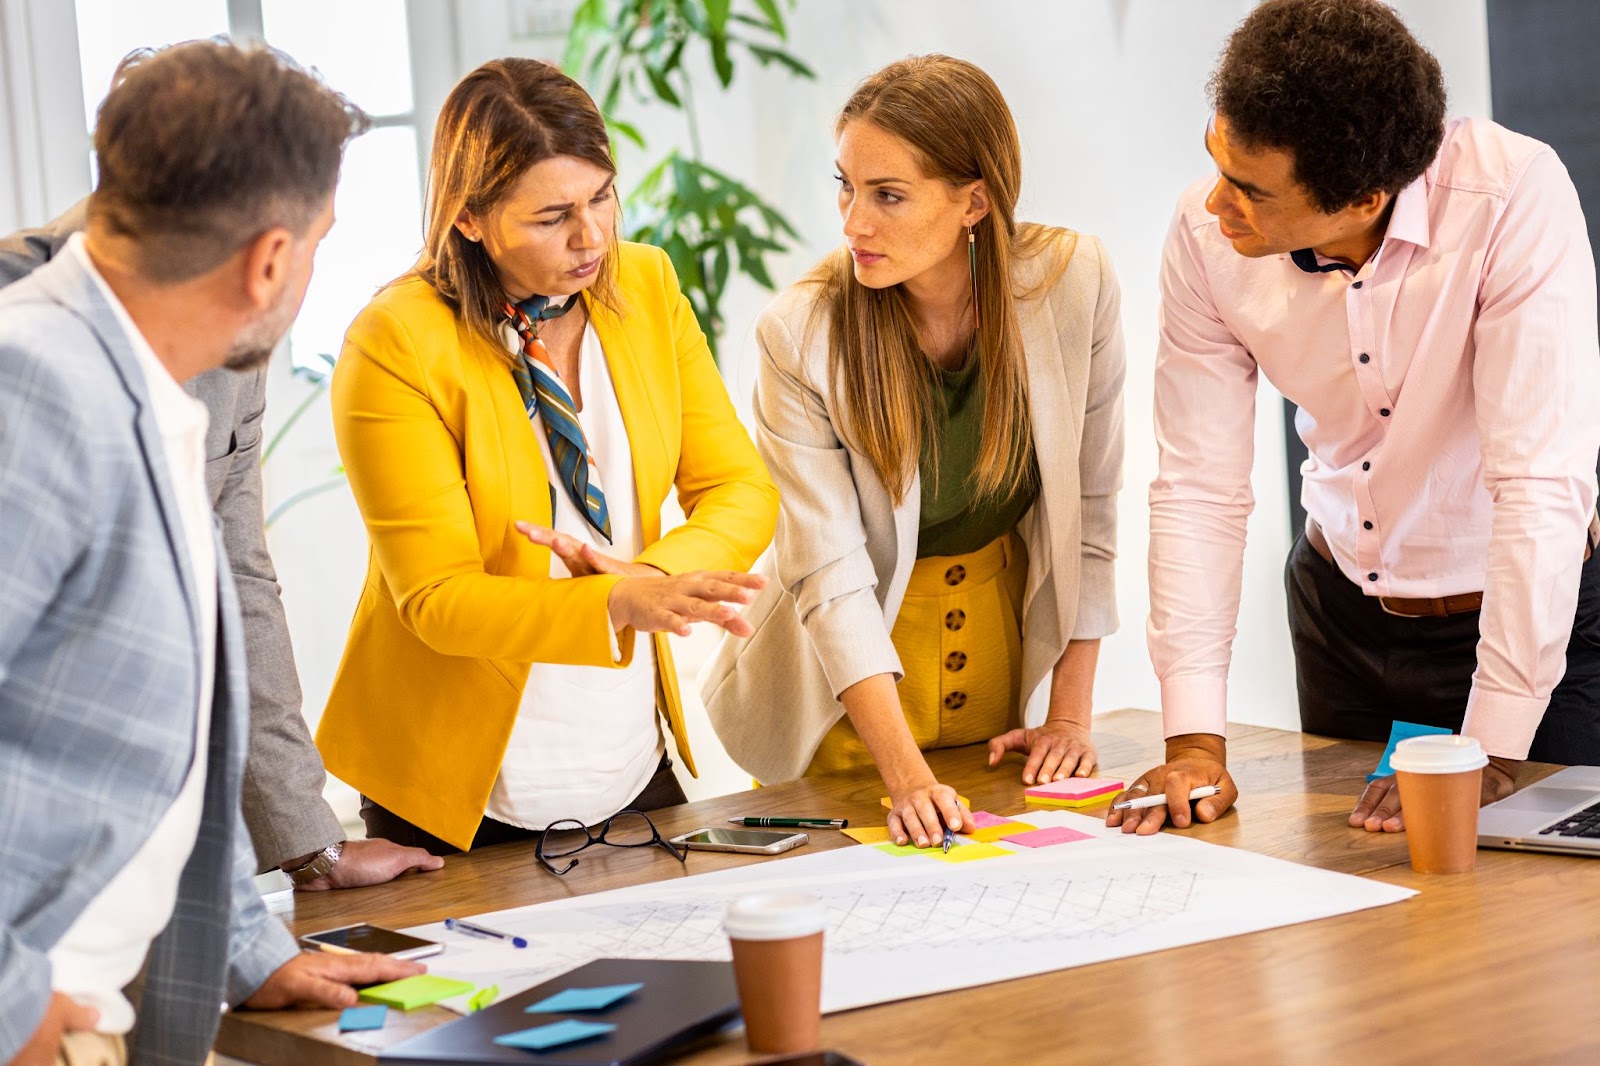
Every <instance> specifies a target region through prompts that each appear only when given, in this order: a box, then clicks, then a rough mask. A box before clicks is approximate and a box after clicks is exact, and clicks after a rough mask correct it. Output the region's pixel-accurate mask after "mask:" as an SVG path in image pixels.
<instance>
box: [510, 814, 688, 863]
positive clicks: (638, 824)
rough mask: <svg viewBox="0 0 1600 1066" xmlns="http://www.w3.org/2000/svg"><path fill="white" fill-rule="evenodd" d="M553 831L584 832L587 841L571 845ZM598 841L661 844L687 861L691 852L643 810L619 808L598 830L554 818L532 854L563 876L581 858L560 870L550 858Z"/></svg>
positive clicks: (616, 845) (629, 845)
mask: <svg viewBox="0 0 1600 1066" xmlns="http://www.w3.org/2000/svg"><path fill="white" fill-rule="evenodd" d="M551 833H582V834H583V836H584V841H583V843H581V844H578V843H572V844H571V846H568V845H567V844H566V843H563V842H561V841H552V840H551V839H550V834H551ZM595 844H605V845H608V846H610V847H613V848H648V847H650V846H651V845H653V844H660V845H661V846H662V847H663V848H666V849H667V854H668V855H671V856H672V857H673V858H674V859H677V860H678V861H679V862H685V861H686V860H687V857H688V854H689V850H688V849H687V848H685V849H683V850H682V851H679V850H678V849H677V848H675V847H673V846H672V845H671V844H670V843H669V842H668V841H667V839H666V837H663V836H662V835H661V831H660V830H659V829H657V828H656V824H655V823H654V822H652V821H651V820H650V818H649V816H647V815H646V814H645V813H644V812H643V811H635V810H626V811H618V812H617V813H616V814H613V815H612V816H611V817H610V818H607V819H606V820H605V821H604V822H601V823H600V828H599V831H598V832H592V831H590V829H589V827H588V826H586V825H584V824H583V823H582V822H580V821H578V820H577V819H576V818H563V819H561V820H560V821H559V822H551V823H550V824H549V825H547V826H545V827H544V832H542V833H540V834H539V843H538V846H537V847H535V848H534V851H533V854H534V857H535V858H537V859H538V860H539V865H541V866H543V867H544V868H545V869H546V870H549V871H550V872H551V873H553V874H555V875H556V876H557V877H560V876H562V875H563V874H565V873H566V872H567V871H568V870H570V869H572V868H573V867H574V866H576V865H578V860H577V859H573V860H572V861H571V862H569V863H567V864H566V865H565V866H563V867H561V869H559V870H558V869H556V868H555V865H554V864H553V863H551V861H550V860H551V859H565V858H566V857H567V856H569V855H576V854H577V853H578V852H580V851H582V850H583V849H584V848H587V847H592V846H593V845H595Z"/></svg>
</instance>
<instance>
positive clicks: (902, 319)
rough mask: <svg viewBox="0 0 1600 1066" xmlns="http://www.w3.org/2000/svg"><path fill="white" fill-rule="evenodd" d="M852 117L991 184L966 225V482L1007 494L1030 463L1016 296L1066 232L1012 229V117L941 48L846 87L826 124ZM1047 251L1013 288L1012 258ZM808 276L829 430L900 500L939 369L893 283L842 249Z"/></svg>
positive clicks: (947, 177) (925, 164)
mask: <svg viewBox="0 0 1600 1066" xmlns="http://www.w3.org/2000/svg"><path fill="white" fill-rule="evenodd" d="M858 120H859V121H863V122H870V123H872V124H873V125H875V126H878V127H879V128H881V129H883V130H885V131H886V132H888V133H891V134H893V135H894V136H896V137H898V138H900V139H901V140H902V141H904V142H905V143H906V144H907V145H908V146H909V147H910V148H911V150H912V151H913V152H914V153H915V154H916V156H917V159H918V162H919V164H920V165H921V167H922V170H923V173H925V174H927V175H929V176H930V177H934V178H939V179H941V180H943V181H947V182H949V183H950V184H951V185H953V186H958V187H959V186H963V185H967V184H970V183H972V182H974V181H978V180H980V179H981V180H982V181H983V182H984V184H985V186H986V187H987V189H988V194H989V204H990V210H989V213H988V214H987V215H985V216H984V217H983V218H982V219H981V220H980V221H979V222H978V224H977V225H976V226H974V227H973V231H974V233H975V234H976V237H977V245H976V254H977V292H978V296H977V300H978V306H977V307H976V308H974V311H975V312H976V314H977V316H978V322H979V328H978V332H977V336H976V337H975V338H974V339H975V341H976V348H977V351H976V358H977V359H978V362H979V370H978V374H979V377H980V378H981V380H982V382H983V388H984V392H985V396H986V401H985V406H984V413H983V427H982V438H981V441H980V443H979V447H978V458H977V464H976V466H975V467H974V468H973V470H972V472H971V476H970V484H971V485H972V487H973V489H974V491H976V493H977V494H978V495H979V496H980V497H991V498H993V497H1004V496H1005V495H1006V494H1007V493H1009V492H1010V491H1012V490H1013V489H1014V488H1015V486H1016V484H1017V482H1018V481H1020V480H1021V479H1022V478H1023V477H1024V476H1026V472H1027V471H1029V470H1030V469H1031V468H1032V466H1033V434H1032V425H1031V422H1030V419H1029V415H1028V380H1027V365H1026V358H1025V355H1024V353H1023V350H1022V333H1021V328H1020V327H1019V325H1018V323H1017V309H1016V301H1017V299H1018V298H1019V297H1020V298H1027V297H1029V296H1031V295H1033V294H1034V293H1037V292H1039V291H1043V290H1044V289H1045V288H1048V287H1049V286H1050V285H1052V284H1054V283H1055V281H1056V279H1057V278H1059V277H1060V276H1061V272H1062V271H1064V270H1065V269H1066V266H1067V262H1068V261H1069V260H1070V258H1071V254H1072V244H1073V242H1074V240H1075V238H1074V237H1073V235H1071V234H1069V233H1067V232H1066V231H1063V230H1057V229H1051V228H1048V227H1044V226H1037V225H1027V226H1018V224H1017V221H1016V206H1017V194H1018V190H1019V189H1020V187H1021V184H1022V150H1021V145H1020V144H1019V142H1018V139H1017V127H1016V123H1015V122H1014V121H1013V120H1012V117H1011V110H1010V108H1008V107H1007V106H1006V102H1005V98H1004V97H1003V96H1001V95H1000V89H999V87H998V86H996V85H995V83H994V81H993V79H991V78H990V77H989V75H987V74H985V73H984V72H983V71H982V70H981V69H979V68H978V67H976V66H974V65H973V64H971V63H969V62H967V61H965V60H962V59H954V58H951V57H950V56H945V55H926V56H914V57H912V58H909V59H903V60H900V61H899V62H896V63H891V64H889V65H888V66H887V67H884V68H883V69H882V70H880V71H878V72H877V73H876V74H873V75H872V76H870V77H868V78H867V79H866V80H865V81H863V82H862V83H861V84H860V85H859V86H857V88H856V91H855V92H854V93H853V94H852V95H851V97H850V99H849V101H848V102H847V103H846V104H845V105H844V109H843V110H842V111H840V112H839V117H838V120H837V121H836V122H835V125H834V130H835V133H836V134H837V133H838V132H840V131H842V130H843V129H844V127H845V125H846V124H847V123H849V122H854V121H858ZM1050 251H1053V252H1055V253H1056V259H1055V261H1054V262H1053V263H1052V264H1051V267H1050V269H1049V270H1048V271H1047V272H1046V273H1047V275H1048V276H1047V277H1046V278H1045V279H1044V280H1043V281H1042V282H1041V283H1040V284H1039V285H1037V286H1033V287H1031V288H1030V290H1029V291H1028V292H1025V293H1019V292H1017V291H1016V289H1015V284H1014V280H1013V277H1012V270H1013V267H1014V265H1015V264H1016V263H1017V262H1018V261H1019V260H1022V259H1028V258H1032V257H1033V256H1036V255H1039V254H1041V253H1045V252H1050ZM807 281H809V282H810V283H812V284H815V285H817V286H818V287H819V289H820V294H819V300H818V304H817V306H818V308H819V309H826V310H827V311H828V312H829V313H830V315H831V321H830V324H829V336H828V374H829V378H830V380H832V381H834V382H836V383H837V384H838V386H839V388H840V389H841V390H842V393H843V400H844V401H845V404H844V411H845V414H844V423H845V424H844V425H843V426H841V427H840V429H841V430H842V432H843V435H844V436H845V437H846V439H848V440H849V441H850V442H851V444H852V446H853V447H855V448H856V449H857V450H858V451H860V452H862V453H863V454H864V455H865V456H866V457H867V461H868V462H869V463H871V465H872V468H873V471H874V472H875V473H876V474H877V475H878V477H879V479H880V480H881V481H882V482H883V484H884V487H885V488H887V489H888V490H889V493H890V495H891V496H892V497H893V498H894V500H895V502H896V503H899V502H901V501H902V500H903V499H904V498H905V495H906V493H907V492H908V491H910V488H911V481H912V476H913V474H914V472H915V471H916V469H917V463H918V457H919V454H920V451H921V443H922V442H923V441H924V440H926V439H928V438H929V437H930V436H931V435H932V433H933V431H934V427H935V426H936V424H937V423H936V422H935V414H936V410H935V403H936V401H935V398H934V397H935V392H934V381H935V375H936V372H935V370H934V367H933V364H932V362H931V361H930V360H929V359H928V358H927V356H925V355H924V354H923V353H922V351H921V349H920V346H919V344H918V341H917V333H916V329H915V323H914V315H913V312H912V309H911V305H910V302H909V300H908V298H907V296H906V294H905V290H904V287H903V286H901V285H892V286H890V287H889V288H887V289H881V290H875V289H870V288H868V287H867V286H865V285H862V284H861V283H859V282H858V281H856V279H855V274H854V271H853V270H852V268H851V261H850V255H849V253H848V251H847V250H845V249H843V248H841V249H840V250H839V251H837V252H835V253H834V254H832V255H830V256H829V257H828V258H827V259H825V260H823V261H822V262H821V263H820V264H818V265H817V267H816V268H815V269H814V270H813V271H812V272H811V274H810V275H809V276H808V278H807Z"/></svg>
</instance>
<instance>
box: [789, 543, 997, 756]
mask: <svg viewBox="0 0 1600 1066" xmlns="http://www.w3.org/2000/svg"><path fill="white" fill-rule="evenodd" d="M1027 574H1028V558H1027V550H1026V548H1025V547H1024V545H1023V543H1022V538H1021V537H1019V536H1017V535H1016V534H1015V533H1007V534H1006V535H1005V536H1003V537H998V538H996V539H995V540H992V541H990V542H989V543H988V544H986V545H984V546H983V547H982V548H979V549H978V550H977V551H975V552H971V553H969V554H967V555H930V556H929V557H927V558H926V559H918V560H917V563H916V566H915V567H913V569H912V571H911V580H910V582H909V583H908V584H907V586H906V598H905V602H904V603H902V604H901V605H900V614H899V616H898V617H896V618H895V623H894V631H893V632H892V633H891V634H890V636H891V639H893V641H894V647H895V650H896V651H897V652H899V653H900V663H901V666H902V667H903V668H904V670H905V677H904V678H902V679H901V681H900V684H899V686H898V691H899V694H900V707H901V710H902V711H903V712H904V713H905V716H906V724H907V725H909V726H910V727H911V736H912V738H913V739H914V740H915V741H916V742H917V747H919V748H921V749H922V750H923V751H928V750H929V749H931V748H953V747H958V746H960V745H962V744H972V743H975V742H977V741H980V740H988V739H989V738H990V737H992V736H996V735H998V734H1000V733H1003V732H1005V731H1006V730H1007V729H1011V728H1014V727H1015V726H1016V724H1017V722H1018V720H1019V703H1020V693H1019V691H1018V690H1019V689H1020V688H1021V684H1022V625H1021V619H1022V596H1023V591H1024V588H1025V585H1026V578H1027ZM871 765H872V754H871V753H870V752H869V751H868V750H867V746H866V744H864V743H863V742H862V740H861V738H860V737H859V736H858V735H857V734H856V730H855V727H854V726H852V725H851V724H850V718H849V716H845V717H843V718H840V719H839V721H838V722H837V723H836V724H835V725H834V727H833V728H832V729H830V730H829V731H828V734H827V736H825V737H823V738H822V744H821V745H820V746H819V747H818V748H817V753H816V755H814V756H813V757H812V759H811V765H810V766H809V767H807V768H806V773H807V774H825V773H832V772H834V771H836V770H848V769H854V768H856V767H861V766H871Z"/></svg>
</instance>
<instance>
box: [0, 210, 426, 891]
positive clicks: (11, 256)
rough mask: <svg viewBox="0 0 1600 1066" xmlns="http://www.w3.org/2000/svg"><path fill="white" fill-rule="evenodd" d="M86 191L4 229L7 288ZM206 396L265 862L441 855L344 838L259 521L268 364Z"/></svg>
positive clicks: (387, 873) (58, 244)
mask: <svg viewBox="0 0 1600 1066" xmlns="http://www.w3.org/2000/svg"><path fill="white" fill-rule="evenodd" d="M87 206H88V201H87V200H83V201H80V202H79V203H77V204H75V205H74V206H72V207H71V208H69V209H68V210H67V212H66V213H65V214H63V215H61V216H60V217H59V218H57V219H55V221H53V222H51V223H49V224H48V225H46V226H44V227H42V228H40V229H31V230H21V231H19V232H17V233H14V234H12V235H11V236H9V237H0V288H3V287H4V286H6V285H9V284H11V283H12V282H14V281H19V280H21V279H22V278H24V277H26V276H27V275H28V274H30V273H32V272H33V270H34V269H36V268H37V267H39V266H42V265H43V264H44V263H46V262H48V261H49V260H50V259H52V258H53V257H54V256H55V255H56V253H57V252H59V251H60V250H61V249H62V247H63V246H65V244H66V243H67V239H68V238H69V237H71V236H72V235H73V234H74V233H78V232H80V231H81V230H82V229H83V228H84V224H85V221H86V214H87ZM184 391H186V392H188V393H189V394H190V395H191V396H193V397H195V398H196V399H197V400H199V401H200V402H201V403H203V404H205V405H206V410H207V412H208V413H209V414H210V416H211V421H210V426H209V428H208V429H207V432H206V492H207V493H208V494H209V496H210V498H211V506H212V508H213V509H214V510H215V511H216V514H217V517H218V518H219V519H221V521H222V541H223V543H224V544H225V545H226V546H227V549H228V563H229V566H230V567H231V569H232V570H233V582H234V585H235V587H236V588H237V589H238V592H239V607H240V610H241V611H242V612H243V614H244V643H245V654H246V657H247V658H248V660H249V677H250V754H249V758H248V760H247V761H246V762H245V767H244V794H243V797H242V803H243V806H244V820H245V824H246V825H247V826H249V828H250V837H251V839H252V841H253V842H254V844H255V851H256V863H257V872H265V871H267V870H270V869H272V868H273V867H278V868H280V869H282V870H283V871H284V872H285V873H287V874H289V875H290V877H291V878H292V879H293V880H294V882H295V886H296V887H297V888H299V889H301V890H303V891H305V890H317V889H324V888H359V887H361V886H364V885H375V884H380V883H382V882H384V881H388V880H391V879H393V878H394V877H396V876H397V875H399V874H401V873H404V872H406V871H408V870H436V869H438V868H439V867H440V866H441V865H443V863H444V860H443V859H440V858H438V857H436V856H434V855H430V854H429V853H428V852H426V851H424V850H422V849H421V848H405V847H401V846H400V845H398V844H396V843H394V842H393V841H389V840H346V839H345V835H344V830H343V829H342V828H341V827H340V825H339V819H338V817H337V816H335V815H334V813H333V809H332V808H331V807H329V806H328V802H327V801H326V800H325V799H323V798H322V788H323V785H324V783H325V782H326V780H327V774H326V772H325V771H324V770H323V768H322V757H321V756H320V755H318V754H317V748H316V745H315V744H313V743H312V742H311V732H310V730H308V729H307V728H306V721H305V718H304V717H303V716H302V715H301V713H300V681H299V678H298V677H297V676H296V674H295V666H294V652H293V649H292V648H291V646H290V643H289V626H288V622H287V620H286V619H285V618H284V613H283V601H282V600H281V599H280V598H279V595H278V577H277V574H276V573H275V572H274V570H273V567H272V556H271V555H270V554H268V552H267V538H266V531H265V529H264V528H263V524H262V492H261V436H262V414H263V411H264V410H265V406H266V398H267V371H266V368H264V367H263V368H262V369H259V370H252V371H247V372H240V371H236V370H229V369H227V368H222V369H219V370H212V371H210V372H208V373H204V374H201V375H199V376H198V377H195V378H192V379H191V380H189V381H187V382H185V383H184Z"/></svg>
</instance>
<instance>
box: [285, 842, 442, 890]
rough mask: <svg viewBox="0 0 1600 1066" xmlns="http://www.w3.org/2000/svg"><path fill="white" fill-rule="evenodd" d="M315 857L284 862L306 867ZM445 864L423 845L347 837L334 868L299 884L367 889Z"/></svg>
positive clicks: (298, 887)
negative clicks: (413, 846)
mask: <svg viewBox="0 0 1600 1066" xmlns="http://www.w3.org/2000/svg"><path fill="white" fill-rule="evenodd" d="M311 858H312V856H310V855H302V856H300V857H299V858H297V859H290V860H289V861H288V862H286V863H284V864H283V867H282V869H283V870H284V872H286V873H287V872H288V871H289V870H292V869H295V868H296V867H299V866H304V865H305V864H306V863H308V862H310V861H311ZM443 865H444V860H443V859H441V858H439V857H438V856H437V855H432V854H429V853H428V852H427V851H424V850H423V849H422V848H408V847H403V846H402V845H399V844H396V843H395V842H394V841H392V840H384V839H382V838H381V837H374V838H373V839H370V840H346V841H345V842H344V850H343V851H342V852H341V853H340V855H339V861H338V862H336V863H334V864H333V869H332V870H329V871H328V872H327V873H326V874H324V875H323V876H321V877H319V878H317V879H316V880H315V881H308V882H306V883H305V884H303V885H296V886H294V887H295V891H297V892H323V891H326V890H328V889H330V888H365V887H366V886H368V885H381V884H384V883H385V882H388V881H393V880H394V879H395V878H397V877H399V876H400V875H401V874H403V873H409V872H411V871H412V870H418V871H421V872H424V873H426V872H429V871H432V870H437V869H439V868H440V867H442V866H443Z"/></svg>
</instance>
